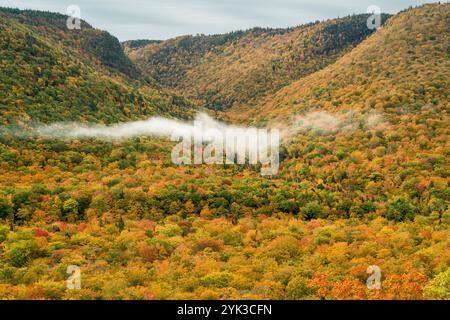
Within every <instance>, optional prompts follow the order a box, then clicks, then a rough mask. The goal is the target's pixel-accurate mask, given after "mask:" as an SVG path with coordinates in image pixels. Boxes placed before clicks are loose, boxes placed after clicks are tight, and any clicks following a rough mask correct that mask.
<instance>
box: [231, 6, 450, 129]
mask: <svg viewBox="0 0 450 320" xmlns="http://www.w3.org/2000/svg"><path fill="white" fill-rule="evenodd" d="M449 22H450V5H449V4H433V5H425V6H422V7H419V8H416V9H412V10H408V11H406V12H403V13H401V14H399V15H397V16H395V17H393V18H391V19H390V20H388V22H387V23H386V24H385V26H384V27H383V28H381V29H380V30H379V31H378V32H376V33H375V34H374V35H372V36H371V37H370V38H368V39H367V40H365V41H364V42H363V43H361V44H360V45H359V46H358V47H357V48H355V49H354V50H353V51H352V52H350V53H349V54H347V55H345V56H344V57H342V58H341V59H339V60H338V61H337V62H336V63H335V64H333V65H330V66H329V67H327V68H325V69H323V70H321V71H319V72H317V73H314V74H312V75H310V76H308V77H306V78H304V79H301V80H299V81H296V82H294V83H292V84H291V85H289V86H286V87H285V88H282V89H281V90H279V91H278V92H277V93H276V94H274V95H273V96H270V97H267V99H266V100H265V101H263V103H261V105H259V106H258V107H255V108H248V109H247V110H246V111H245V110H243V109H242V108H234V109H233V110H231V113H234V115H235V116H236V117H237V118H240V119H259V120H263V121H267V120H270V119H273V118H275V117H278V116H283V115H290V114H293V113H294V114H295V113H301V112H304V111H308V110H313V109H314V110H329V111H338V110H342V109H347V110H348V109H350V108H353V109H359V110H361V109H364V108H366V109H375V110H378V111H380V112H388V113H391V114H395V113H397V114H398V113H400V112H404V113H409V112H415V111H419V110H421V108H422V107H423V106H426V105H430V106H435V107H438V108H439V107H441V108H444V109H445V110H448V101H449V92H450V82H449V79H450V59H449V58H450V47H449V45H448V44H449V34H450V27H449V26H450V23H449Z"/></svg>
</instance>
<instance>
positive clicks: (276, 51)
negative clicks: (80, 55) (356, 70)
mask: <svg viewBox="0 0 450 320" xmlns="http://www.w3.org/2000/svg"><path fill="white" fill-rule="evenodd" d="M387 17H388V15H383V17H382V18H383V21H384V20H386V19H387ZM367 18H368V15H353V16H348V17H345V18H340V19H333V20H328V21H324V22H315V23H311V24H308V25H303V26H299V27H296V28H289V29H262V28H254V29H251V30H248V31H237V32H232V33H228V34H222V35H212V36H206V35H198V36H183V37H178V38H176V39H170V40H167V41H162V42H153V43H150V44H146V45H145V42H142V41H141V42H137V45H136V46H135V47H134V48H131V47H130V46H128V45H127V44H124V46H125V47H126V48H127V50H126V51H127V54H128V55H129V57H130V58H131V60H133V61H134V62H136V64H137V65H138V66H139V67H140V68H141V70H142V71H143V72H144V73H145V74H148V75H150V76H152V77H154V78H155V79H156V80H157V81H158V82H159V83H161V84H162V85H163V86H166V87H169V88H173V89H175V90H176V91H177V92H178V93H179V94H181V95H183V96H184V97H186V98H188V99H190V100H192V101H194V102H195V104H196V105H198V106H203V107H207V108H210V109H213V110H226V109H228V108H229V107H232V106H236V107H238V108H239V107H241V106H244V105H257V104H258V103H259V102H258V101H259V100H260V99H261V98H262V97H264V96H270V94H271V93H273V92H275V91H277V90H278V89H280V88H282V87H283V86H285V85H287V84H290V83H291V82H293V81H295V80H298V79H300V78H303V77H305V76H307V75H309V74H312V73H314V72H316V71H318V70H320V69H322V68H324V67H325V66H327V65H329V64H332V63H333V62H335V61H336V60H337V59H338V58H339V57H341V56H342V55H344V54H345V53H346V52H348V51H349V50H351V49H352V48H354V47H355V46H356V45H357V44H359V43H360V42H361V41H362V40H363V39H365V38H366V37H367V36H369V35H370V34H371V33H372V32H373V31H372V30H369V29H368V28H367V26H366V21H367ZM135 44H136V43H135Z"/></svg>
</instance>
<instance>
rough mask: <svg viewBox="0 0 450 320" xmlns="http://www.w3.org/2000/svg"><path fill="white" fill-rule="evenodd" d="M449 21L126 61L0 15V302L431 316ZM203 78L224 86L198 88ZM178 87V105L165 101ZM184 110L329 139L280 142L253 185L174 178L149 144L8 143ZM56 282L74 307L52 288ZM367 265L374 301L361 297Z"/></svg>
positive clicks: (48, 25) (271, 36) (91, 39)
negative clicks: (314, 116)
mask: <svg viewBox="0 0 450 320" xmlns="http://www.w3.org/2000/svg"><path fill="white" fill-rule="evenodd" d="M449 15H450V6H449V5H448V4H442V5H438V4H433V5H425V6H422V7H419V8H415V9H409V10H406V11H405V12H402V13H400V14H399V15H396V16H393V17H391V18H389V20H387V21H386V22H385V24H384V26H383V27H382V28H381V29H380V30H378V31H376V32H375V33H373V34H372V35H369V34H370V33H372V31H370V30H367V29H366V30H364V28H363V27H362V26H361V24H363V25H364V26H365V21H366V19H367V16H365V15H361V16H350V17H346V18H342V19H336V20H330V21H325V22H317V23H314V24H310V25H306V26H301V27H297V28H292V29H276V30H268V29H253V30H250V31H242V32H236V33H231V34H226V35H217V36H196V37H182V38H177V39H173V40H168V41H164V42H159V41H157V42H155V41H145V40H140V41H135V42H133V41H130V42H126V43H124V44H122V46H123V47H124V50H125V52H126V53H127V54H129V56H130V57H131V60H129V59H128V58H127V57H126V56H125V54H124V52H123V51H122V49H121V47H120V44H119V42H118V41H117V40H116V39H115V38H114V37H112V36H111V35H109V34H107V33H106V32H102V31H98V30H95V29H93V28H92V27H90V26H89V25H88V24H86V25H85V27H86V30H84V31H81V32H80V33H79V34H75V35H74V34H72V33H70V32H69V31H67V30H65V29H64V24H63V22H65V17H64V16H60V15H57V14H52V13H42V12H34V11H19V10H10V9H0V18H1V19H0V79H1V82H0V120H1V121H0V123H1V124H2V125H5V126H4V127H2V129H1V130H0V299H446V300H448V299H450V268H449V264H450V246H449V239H450V237H449V235H450V234H449V233H450V229H449V223H450V209H449V202H450V187H449V172H450V170H449V161H448V159H449V156H450V148H449V141H450V140H449V138H448V137H449V127H450V119H449V115H448V111H449V99H448V94H449V92H450V91H449V89H450V75H449V70H450V65H449V61H450V59H449V54H450V51H449V50H450V47H449V46H448V35H449V34H450V33H449V24H448V21H449V19H450V18H449V17H450V16H449ZM385 18H387V16H385ZM58 21H59V22H58ZM83 23H84V22H83ZM82 30H83V29H82ZM106 53H107V54H106ZM252 55H254V56H252ZM302 57H303V58H302ZM154 59H163V60H154ZM164 59H167V61H165V60H164ZM246 59H248V60H246ZM230 61H235V63H236V64H235V65H233V64H232V63H230ZM172 62H174V63H173V64H172ZM218 62H220V63H221V64H218ZM224 65H226V66H229V68H228V69H227V68H222V69H221V67H223V66H224ZM274 65H275V67H273V66H274ZM152 66H153V67H155V66H157V68H156V69H153V68H152ZM169 66H170V68H169ZM165 67H167V68H168V69H167V70H165V71H164V70H162V69H158V68H165ZM212 67H214V68H219V69H221V70H222V72H223V73H222V74H216V75H217V76H218V77H221V76H222V78H220V79H222V80H223V79H228V78H227V77H231V76H233V74H234V75H235V74H236V72H235V70H240V72H239V73H238V74H239V77H235V78H236V79H235V80H236V82H229V81H225V83H226V84H227V85H229V86H227V87H221V86H217V87H216V84H217V83H214V82H210V80H211V78H209V77H210V76H211V75H212V74H213V73H215V71H214V70H215V69H214V68H212ZM233 68H236V69H235V70H234V71H233ZM267 70H269V71H270V72H266V71H267ZM259 73H261V74H264V75H267V76H268V77H270V79H269V80H267V81H266V82H264V81H263V82H261V81H260V78H258V77H257V74H259ZM275 74H276V76H275ZM187 75H189V76H194V78H193V79H195V81H191V85H192V86H191V87H190V88H187V87H185V88H183V87H181V86H180V87H177V88H174V87H173V86H172V85H169V83H170V82H171V81H175V80H176V81H180V84H181V85H182V86H186V85H187V83H184V82H183V77H185V76H187ZM158 76H159V77H158ZM255 77H256V78H255ZM220 79H217V80H218V81H219V82H220V81H222V80H220ZM252 79H253V80H252ZM223 81H224V80H223ZM209 82H210V83H211V86H212V87H211V88H209V89H211V90H212V91H208V90H206V87H205V85H206V84H207V83H209ZM239 82H241V84H245V86H243V87H240V89H237V88H238V87H239V86H240V85H239ZM174 89H175V90H176V93H174V91H173V90H174ZM214 90H217V91H214ZM252 90H255V91H252ZM195 92H197V93H202V94H203V93H205V92H210V93H211V92H215V93H214V94H212V95H210V96H208V97H209V98H211V99H210V100H208V99H209V98H208V99H205V97H204V96H203V97H202V96H201V95H193V93H195ZM216 93H217V94H216ZM244 93H248V94H249V96H248V97H246V96H245V94H244ZM230 94H231V95H230ZM257 96H258V97H257ZM237 97H242V99H243V100H242V101H245V102H249V99H250V100H252V102H251V103H250V105H249V106H248V107H244V105H242V104H239V103H236V98H237ZM256 97H257V98H256ZM253 98H254V99H253ZM216 104H217V105H216ZM200 107H202V108H203V107H206V108H212V109H214V110H226V111H225V112H220V113H219V116H220V117H222V119H225V120H227V121H232V122H239V123H251V124H255V125H258V126H259V125H270V126H272V125H273V126H276V125H277V124H279V123H283V124H284V125H285V126H286V124H290V123H292V124H295V121H296V119H297V120H298V118H301V117H304V116H307V114H308V113H309V112H312V111H322V112H327V114H329V115H333V117H334V118H336V119H337V124H336V125H335V126H319V127H317V126H313V125H311V126H303V127H298V128H297V129H296V130H295V132H290V134H289V135H287V136H286V137H285V138H284V140H283V145H282V146H281V150H280V159H281V167H280V172H279V174H278V175H276V176H272V177H262V176H261V175H260V174H259V169H260V168H259V167H257V166H250V165H239V166H238V165H227V166H219V165H216V166H206V165H200V166H176V165H174V164H172V162H171V160H170V152H171V150H172V147H173V143H171V142H169V141H166V140H164V139H156V138H151V137H139V138H133V139H127V140H121V141H114V142H112V141H100V140H97V139H89V140H48V139H44V138H39V137H34V136H29V137H28V136H26V135H20V137H18V136H17V135H16V134H15V133H16V132H17V130H19V131H20V132H26V130H25V129H27V128H28V127H29V126H30V125H32V124H33V123H34V122H35V121H40V122H55V121H62V120H78V121H86V122H97V123H99V122H101V123H112V122H118V121H125V120H131V119H142V118H147V117H149V116H151V115H162V116H166V117H181V118H189V117H190V116H192V115H193V114H194V113H195V111H196V108H197V110H198V108H200ZM5 128H7V129H8V130H4V129H5ZM12 128H15V129H14V130H12ZM69 265H78V266H80V267H81V289H80V290H69V289H67V288H66V279H67V278H68V274H67V267H68V266H69ZM370 265H377V266H379V267H380V268H381V271H382V279H381V280H382V286H381V289H380V290H369V289H368V288H367V287H366V280H367V278H368V276H369V275H368V274H367V272H366V270H367V267H368V266H370Z"/></svg>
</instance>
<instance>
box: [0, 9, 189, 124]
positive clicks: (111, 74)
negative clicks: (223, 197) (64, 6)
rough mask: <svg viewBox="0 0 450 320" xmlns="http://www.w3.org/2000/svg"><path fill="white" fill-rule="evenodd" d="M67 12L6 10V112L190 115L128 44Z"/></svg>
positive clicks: (0, 34) (2, 19) (77, 116)
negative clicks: (72, 21)
mask: <svg viewBox="0 0 450 320" xmlns="http://www.w3.org/2000/svg"><path fill="white" fill-rule="evenodd" d="M66 19H67V17H66V16H64V15H60V14H54V13H47V12H38V11H21V10H15V9H4V8H1V9H0V78H1V79H2V81H1V83H0V114H1V120H2V121H1V122H2V123H14V122H16V121H17V120H18V119H21V120H25V121H27V120H29V119H32V120H39V121H44V122H49V121H60V120H83V121H106V122H113V121H119V120H125V119H130V118H139V117H144V116H149V115H153V114H167V115H177V116H186V115H188V114H189V113H190V108H189V103H188V102H187V101H185V100H184V99H182V98H180V97H177V96H176V95H174V94H173V93H170V92H168V91H167V90H161V89H160V88H159V87H158V86H157V85H155V83H154V81H153V80H152V79H150V78H148V77H147V78H138V77H139V73H138V72H137V70H136V68H135V66H134V64H133V63H132V62H131V61H130V60H129V59H128V58H127V57H126V56H125V54H124V52H123V51H122V48H121V46H120V43H119V42H118V40H117V39H116V38H114V37H113V36H111V35H110V34H108V33H107V32H104V31H100V30H96V29H93V28H92V27H90V26H89V25H88V24H86V23H85V22H83V23H82V25H81V30H68V29H67V28H66V25H65V23H66Z"/></svg>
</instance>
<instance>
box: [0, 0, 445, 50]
mask: <svg viewBox="0 0 450 320" xmlns="http://www.w3.org/2000/svg"><path fill="white" fill-rule="evenodd" d="M428 2H437V1H424V0H421V1H420V0H395V1H394V0H0V6H4V7H15V8H21V9H23V8H27V9H35V10H45V11H53V12H60V13H66V11H67V7H68V6H69V5H78V6H79V7H80V9H81V17H82V18H83V19H84V20H86V21H87V22H89V23H90V24H92V25H93V26H94V27H96V28H99V29H103V30H107V31H109V32H110V33H112V34H113V35H115V36H116V37H118V38H119V40H121V41H123V40H130V39H167V38H172V37H175V36H179V35H184V34H197V33H204V34H215V33H224V32H229V31H233V30H240V29H248V28H252V27H255V26H259V27H289V26H296V25H299V24H303V23H307V22H311V21H315V20H323V19H328V18H335V17H338V16H341V17H342V16H345V15H348V14H352V13H365V12H366V11H367V8H368V7H369V6H370V5H377V6H378V7H380V8H381V10H382V11H383V12H387V13H396V12H398V11H400V10H402V9H405V8H407V7H409V6H416V5H419V4H422V3H428ZM442 2H445V1H442Z"/></svg>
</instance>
